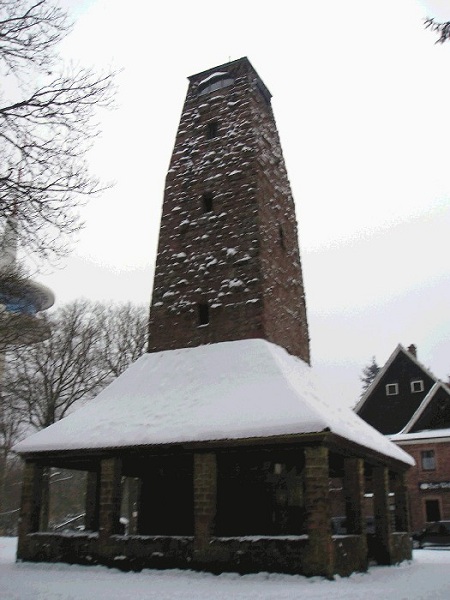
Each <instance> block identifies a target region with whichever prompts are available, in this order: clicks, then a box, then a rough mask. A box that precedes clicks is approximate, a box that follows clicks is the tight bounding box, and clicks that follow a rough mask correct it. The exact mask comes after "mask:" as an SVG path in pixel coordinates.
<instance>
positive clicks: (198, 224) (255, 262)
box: [149, 58, 309, 362]
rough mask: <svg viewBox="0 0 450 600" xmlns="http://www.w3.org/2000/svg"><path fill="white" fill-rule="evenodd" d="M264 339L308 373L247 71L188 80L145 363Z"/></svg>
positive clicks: (268, 155) (276, 185) (305, 340)
mask: <svg viewBox="0 0 450 600" xmlns="http://www.w3.org/2000/svg"><path fill="white" fill-rule="evenodd" d="M248 338H263V339H267V340H269V341H271V342H274V343H276V344H278V345H280V346H283V347H284V348H286V349H287V350H288V351H289V352H290V353H291V354H294V355H296V356H299V357H300V358H302V359H303V360H305V361H306V362H309V337H308V325H307V319H306V303H305V297H304V291H303V281H302V272H301V264H300V256H299V250H298V240H297V225H296V220H295V209H294V203H293V199H292V194H291V190H290V185H289V181H288V177H287V173H286V168H285V164H284V160H283V155H282V151H281V145H280V141H279V137H278V132H277V128H276V124H275V120H274V117H273V113H272V109H271V106H270V93H269V91H268V90H267V88H266V87H265V85H264V83H263V82H262V81H261V79H260V78H259V76H258V74H257V73H256V71H255V70H254V69H253V67H252V66H251V64H250V62H249V61H248V60H247V59H246V58H243V59H239V60H237V61H234V62H232V63H228V64H226V65H223V66H221V67H216V68H215V69H210V70H208V71H205V72H203V73H200V74H197V75H194V76H192V77H190V85H189V88H188V92H187V96H186V101H185V104H184V108H183V112H182V115H181V120H180V125H179V128H178V132H177V136H176V140H175V147H174V151H173V155H172V159H171V163H170V167H169V172H168V174H167V179H166V186H165V193H164V202H163V211H162V218H161V230H160V237H159V245H158V256H157V262H156V271H155V281H154V288H153V298H152V307H151V313H150V343H149V350H150V351H160V350H169V349H175V348H183V347H191V346H198V345H201V344H207V343H216V342H221V341H231V340H237V339H248Z"/></svg>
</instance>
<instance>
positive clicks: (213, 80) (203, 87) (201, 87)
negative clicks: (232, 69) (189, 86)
mask: <svg viewBox="0 0 450 600" xmlns="http://www.w3.org/2000/svg"><path fill="white" fill-rule="evenodd" d="M233 83H234V79H233V78H232V77H230V75H229V73H226V72H222V71H217V72H216V73H212V74H211V75H208V77H206V78H205V79H203V80H202V81H200V83H199V84H198V95H199V96H203V94H209V92H214V91H216V90H220V89H222V88H224V87H227V86H229V85H232V84H233Z"/></svg>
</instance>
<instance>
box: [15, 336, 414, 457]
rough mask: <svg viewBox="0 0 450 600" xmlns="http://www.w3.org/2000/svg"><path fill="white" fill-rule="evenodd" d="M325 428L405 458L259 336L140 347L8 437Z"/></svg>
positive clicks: (103, 440) (253, 434) (222, 434)
mask: <svg viewBox="0 0 450 600" xmlns="http://www.w3.org/2000/svg"><path fill="white" fill-rule="evenodd" d="M324 431H330V432H332V433H334V434H337V435H339V436H342V437H344V438H346V439H348V440H350V441H352V442H356V443H357V444H359V445H361V446H364V447H366V448H369V449H371V450H375V451H376V452H378V453H381V454H384V455H387V456H389V457H391V458H394V459H396V460H399V461H401V462H403V463H406V464H414V461H413V459H412V458H411V457H410V456H409V455H408V454H406V453H405V452H404V451H403V450H401V449H400V448H399V447H398V446H396V445H395V444H393V443H392V442H390V441H389V440H388V439H387V438H386V437H385V436H383V435H381V434H380V433H379V432H378V431H376V430H375V429H373V428H372V427H370V426H369V425H368V424H367V423H365V422H364V421H363V420H362V419H360V418H359V417H358V416H357V415H356V414H355V413H354V412H353V411H352V410H351V409H350V408H346V407H341V406H335V405H330V404H328V403H326V402H324V401H323V400H322V399H321V398H320V397H319V396H318V395H317V393H316V391H315V386H314V376H313V370H312V369H311V368H310V367H309V366H308V365H306V364H305V363H304V362H303V361H301V360H300V359H298V358H295V357H293V356H291V355H290V354H288V353H287V352H286V350H284V349H283V348H280V347H279V346H277V345H275V344H272V343H270V342H267V341H265V340H260V339H252V340H239V341H234V342H221V343H217V344H211V345H205V346H198V347H196V348H184V349H179V350H170V351H165V352H157V353H152V354H145V355H144V356H142V357H141V358H139V359H138V360H137V361H136V362H135V363H134V364H133V365H131V366H130V367H129V368H128V369H127V370H126V371H125V372H124V373H123V374H122V375H121V376H120V377H118V378H117V379H116V380H115V381H114V382H113V383H111V384H110V385H109V386H108V387H107V388H106V389H105V390H103V391H102V392H101V393H100V394H99V395H98V396H97V397H96V398H95V399H94V400H92V401H90V402H89V403H87V404H86V405H85V406H84V407H82V408H80V409H79V410H77V411H75V412H74V413H72V414H71V415H69V416H68V417H66V418H65V419H63V420H61V421H59V422H58V423H55V424H54V425H51V426H50V427H48V428H47V429H44V430H43V431H40V432H38V433H36V434H34V435H32V436H30V437H29V438H27V439H25V440H24V441H22V442H20V443H19V444H17V445H16V447H15V448H14V450H15V451H16V452H19V453H36V452H48V451H61V450H87V449H105V448H119V447H133V446H142V445H155V444H176V443H189V442H201V441H205V442H206V441H216V440H237V439H244V438H261V437H267V436H280V435H289V434H306V433H320V432H324Z"/></svg>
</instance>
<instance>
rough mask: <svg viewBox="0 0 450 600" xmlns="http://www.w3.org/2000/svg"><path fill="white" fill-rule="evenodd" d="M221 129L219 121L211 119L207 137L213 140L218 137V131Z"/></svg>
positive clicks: (208, 124)
mask: <svg viewBox="0 0 450 600" xmlns="http://www.w3.org/2000/svg"><path fill="white" fill-rule="evenodd" d="M218 130H219V124H218V123H217V121H211V122H210V123H207V125H206V137H207V139H208V140H212V139H213V138H215V137H217V132H218Z"/></svg>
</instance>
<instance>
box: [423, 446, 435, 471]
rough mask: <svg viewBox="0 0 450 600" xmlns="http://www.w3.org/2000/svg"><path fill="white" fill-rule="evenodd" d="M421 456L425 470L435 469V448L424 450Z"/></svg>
mask: <svg viewBox="0 0 450 600" xmlns="http://www.w3.org/2000/svg"><path fill="white" fill-rule="evenodd" d="M420 458H421V463H422V470H423V471H434V470H435V469H436V458H435V456H434V450H422V452H421V453H420Z"/></svg>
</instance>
